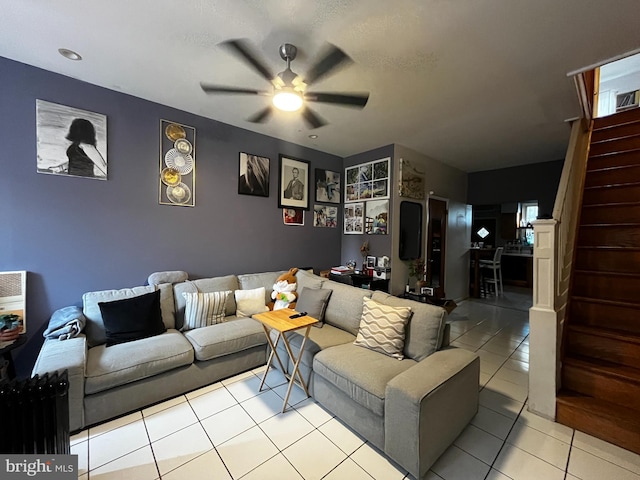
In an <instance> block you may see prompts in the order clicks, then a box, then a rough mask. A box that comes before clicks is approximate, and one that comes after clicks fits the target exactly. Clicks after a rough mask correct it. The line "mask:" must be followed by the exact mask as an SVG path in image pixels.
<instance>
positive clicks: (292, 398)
mask: <svg viewBox="0 0 640 480" xmlns="http://www.w3.org/2000/svg"><path fill="white" fill-rule="evenodd" d="M287 388H289V384H288V383H285V384H284V385H280V386H279V387H275V388H274V389H273V391H274V392H276V393H277V394H278V395H279V396H280V397H281V398H282V400H284V398H285V397H286V396H287ZM307 398H309V397H307V394H306V393H304V390H303V389H302V387H299V386H298V385H294V386H293V387H291V394H290V395H289V401H288V402H287V408H289V407H292V406H294V405H297V404H298V403H300V402H304V401H305V400H306V399H307Z"/></svg>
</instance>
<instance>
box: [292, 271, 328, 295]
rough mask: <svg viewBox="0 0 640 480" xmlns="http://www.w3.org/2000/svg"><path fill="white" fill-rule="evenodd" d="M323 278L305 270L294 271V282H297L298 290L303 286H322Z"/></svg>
mask: <svg viewBox="0 0 640 480" xmlns="http://www.w3.org/2000/svg"><path fill="white" fill-rule="evenodd" d="M324 280H325V279H324V278H322V277H319V276H318V275H315V274H313V273H312V272H308V271H307V270H298V272H297V273H296V282H297V284H298V292H300V291H301V290H302V289H303V288H322V284H323V283H324Z"/></svg>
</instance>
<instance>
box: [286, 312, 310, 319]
mask: <svg viewBox="0 0 640 480" xmlns="http://www.w3.org/2000/svg"><path fill="white" fill-rule="evenodd" d="M306 314H307V312H300V313H294V314H293V315H289V318H300V317H304V316H305V315H306Z"/></svg>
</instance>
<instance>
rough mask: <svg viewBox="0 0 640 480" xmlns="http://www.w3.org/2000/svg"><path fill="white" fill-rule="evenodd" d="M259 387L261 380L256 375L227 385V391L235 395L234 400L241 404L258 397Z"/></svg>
mask: <svg viewBox="0 0 640 480" xmlns="http://www.w3.org/2000/svg"><path fill="white" fill-rule="evenodd" d="M259 387H260V379H259V378H258V377H256V376H255V375H251V376H250V377H246V378H243V379H242V380H240V381H238V382H233V383H231V384H229V385H227V390H228V391H229V393H230V394H231V395H233V398H235V399H236V401H237V402H238V403H240V402H244V401H245V400H249V399H250V398H252V397H255V396H256V395H258V394H259V393H260V392H259V390H258V388H259Z"/></svg>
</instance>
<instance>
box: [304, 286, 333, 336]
mask: <svg viewBox="0 0 640 480" xmlns="http://www.w3.org/2000/svg"><path fill="white" fill-rule="evenodd" d="M331 293H332V291H331V290H327V289H326V288H308V287H302V290H300V293H299V294H298V301H297V302H296V311H298V312H307V315H309V316H310V317H313V318H315V319H316V320H318V323H314V324H313V326H314V327H322V324H323V321H324V312H325V311H326V310H327V302H328V301H329V297H330V296H331Z"/></svg>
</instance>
